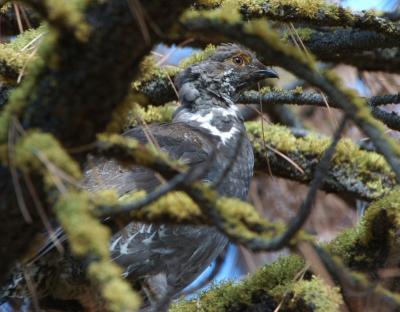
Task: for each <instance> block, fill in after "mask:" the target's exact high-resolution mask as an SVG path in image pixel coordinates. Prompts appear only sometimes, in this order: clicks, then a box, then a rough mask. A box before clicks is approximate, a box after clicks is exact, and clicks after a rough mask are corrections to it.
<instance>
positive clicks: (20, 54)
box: [0, 25, 47, 83]
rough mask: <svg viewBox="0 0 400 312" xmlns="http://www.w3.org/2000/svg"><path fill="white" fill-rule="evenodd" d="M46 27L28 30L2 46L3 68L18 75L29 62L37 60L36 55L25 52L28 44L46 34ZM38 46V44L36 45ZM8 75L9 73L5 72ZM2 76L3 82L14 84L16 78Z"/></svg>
mask: <svg viewBox="0 0 400 312" xmlns="http://www.w3.org/2000/svg"><path fill="white" fill-rule="evenodd" d="M46 29H47V28H46V26H44V25H43V26H41V27H38V28H36V29H32V30H26V31H24V32H23V33H22V34H20V35H18V36H17V37H16V38H15V39H14V40H12V41H11V42H10V43H5V44H0V60H1V63H3V65H2V66H6V67H8V68H9V70H11V71H13V72H14V75H15V74H18V73H19V72H20V71H21V70H22V68H23V67H25V66H26V65H27V64H28V62H31V61H33V60H34V59H35V58H36V55H35V54H32V55H30V54H31V53H32V52H28V51H26V50H25V48H26V47H27V45H28V44H30V43H32V42H33V41H34V40H35V39H37V38H39V37H40V36H42V35H43V34H44V33H45V32H46ZM36 44H37V43H36ZM5 73H7V71H5ZM5 73H3V74H2V80H4V81H10V82H11V83H14V82H15V81H14V79H15V77H8V76H7V74H5Z"/></svg>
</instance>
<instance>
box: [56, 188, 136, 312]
mask: <svg viewBox="0 0 400 312" xmlns="http://www.w3.org/2000/svg"><path fill="white" fill-rule="evenodd" d="M92 210H93V203H92V202H91V201H90V195H89V194H88V193H86V192H74V191H70V192H67V193H64V194H61V196H60V197H59V199H58V201H57V203H56V205H55V212H56V214H57V217H58V220H59V221H60V223H61V225H62V226H63V229H64V230H65V232H66V233H67V234H68V239H69V242H70V247H71V250H72V252H73V253H74V254H75V255H76V256H80V257H83V256H90V257H91V258H93V259H95V260H92V262H91V263H90V265H89V268H88V275H89V278H90V280H91V281H92V283H93V284H94V285H96V287H97V289H99V291H100V293H101V295H102V297H103V298H104V299H105V302H106V305H107V308H108V310H110V311H115V312H117V311H118V312H119V311H132V310H136V309H137V308H138V307H139V306H140V298H139V296H138V295H137V294H136V293H135V292H134V291H133V290H132V289H131V288H130V286H129V284H128V283H127V282H126V281H124V280H123V279H122V277H121V273H122V270H121V268H120V267H118V266H117V265H116V264H115V263H113V262H112V261H111V257H110V253H109V247H108V246H109V242H110V239H111V232H110V230H109V229H108V228H107V227H106V226H104V225H102V224H101V223H100V221H99V220H98V219H97V218H96V217H94V216H93V214H92Z"/></svg>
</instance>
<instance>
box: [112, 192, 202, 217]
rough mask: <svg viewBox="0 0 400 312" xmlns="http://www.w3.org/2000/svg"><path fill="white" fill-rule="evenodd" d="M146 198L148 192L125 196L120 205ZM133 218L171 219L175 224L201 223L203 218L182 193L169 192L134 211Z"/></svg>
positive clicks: (195, 206) (188, 198)
mask: <svg viewBox="0 0 400 312" xmlns="http://www.w3.org/2000/svg"><path fill="white" fill-rule="evenodd" d="M145 196H146V192H144V191H139V192H134V193H128V194H125V195H123V196H122V197H121V198H120V199H119V202H120V203H130V202H135V201H136V200H140V199H142V198H144V197H145ZM131 214H132V216H133V215H134V216H135V218H139V219H143V220H162V219H163V218H169V219H171V220H174V221H175V222H192V223H193V222H194V223H199V222H198V221H199V220H200V219H204V218H203V217H202V213H201V210H200V209H199V207H198V206H197V205H196V204H195V203H194V202H193V201H192V200H191V199H190V197H188V196H187V195H186V194H185V193H182V192H169V193H167V194H166V195H164V196H162V197H161V198H159V199H158V200H156V201H154V202H153V203H151V204H150V205H147V206H146V207H145V208H144V209H142V210H140V211H132V213H131Z"/></svg>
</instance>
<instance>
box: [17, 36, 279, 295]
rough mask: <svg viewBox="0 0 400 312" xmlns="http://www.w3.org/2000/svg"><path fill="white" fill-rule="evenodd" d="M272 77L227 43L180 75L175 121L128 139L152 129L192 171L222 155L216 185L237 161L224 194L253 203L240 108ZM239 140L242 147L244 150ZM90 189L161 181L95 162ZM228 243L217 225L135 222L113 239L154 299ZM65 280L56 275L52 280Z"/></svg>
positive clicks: (145, 172) (173, 291) (214, 166)
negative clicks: (247, 93) (248, 93)
mask: <svg viewBox="0 0 400 312" xmlns="http://www.w3.org/2000/svg"><path fill="white" fill-rule="evenodd" d="M268 77H277V75H276V73H275V72H274V71H272V69H270V68H267V67H266V66H264V65H263V64H261V63H260V62H259V61H258V60H257V58H256V57H255V55H254V54H253V53H252V52H250V51H248V50H247V49H245V48H243V47H241V46H238V45H234V44H229V45H222V46H220V47H219V48H218V49H217V50H216V51H215V52H214V53H213V54H212V55H211V56H210V57H209V58H208V59H206V60H204V61H202V62H200V63H198V64H194V65H192V66H189V67H188V68H186V69H185V70H184V71H182V72H181V73H180V74H179V75H178V76H177V78H176V80H175V84H176V87H177V89H178V90H179V100H180V102H181V106H180V108H179V109H177V111H176V112H175V114H174V117H173V121H172V122H171V123H167V124H160V125H149V126H148V127H146V129H145V130H144V129H143V128H141V127H138V128H134V129H131V130H129V131H127V132H126V133H124V134H123V135H124V136H128V137H134V138H136V139H138V140H139V141H140V142H142V143H148V141H147V140H148V139H147V138H148V133H145V131H146V132H149V133H150V135H151V137H152V138H154V139H155V140H156V141H157V145H158V146H159V147H160V149H161V150H162V151H164V152H166V153H168V154H169V156H170V158H172V159H176V160H180V161H183V162H184V163H186V164H187V165H188V166H190V167H195V166H201V165H203V164H204V163H205V162H207V161H208V160H209V159H210V157H211V155H212V154H213V151H214V150H215V154H214V155H215V158H214V159H213V161H212V163H211V166H210V168H209V170H208V171H207V173H206V174H205V176H204V178H203V181H204V182H207V183H213V182H216V181H217V179H219V178H220V177H221V174H222V173H223V172H224V170H225V168H226V166H228V165H229V163H230V161H231V159H232V158H234V162H233V164H232V166H231V167H230V170H229V171H228V172H227V174H226V176H225V177H224V178H223V179H222V180H221V181H220V183H219V184H218V185H217V186H216V188H217V190H218V192H219V193H220V194H221V195H223V196H229V197H236V198H240V199H242V200H246V198H247V193H248V189H249V183H250V179H251V176H252V174H253V163H254V158H253V152H252V148H251V145H250V142H249V140H248V138H247V136H246V131H245V128H244V125H243V120H242V118H241V116H240V114H239V112H238V110H237V108H236V107H235V104H234V103H235V101H236V99H237V98H238V96H239V94H240V92H241V91H243V90H244V89H246V88H248V87H249V86H251V85H252V84H254V83H255V82H257V81H259V80H260V79H263V78H268ZM239 138H240V148H239V149H238V150H237V151H236V150H235V147H236V146H237V144H238V142H239ZM235 152H237V154H236V155H235ZM83 184H84V186H85V187H86V188H87V189H88V190H89V191H91V192H96V191H99V190H102V189H107V188H113V189H116V190H117V191H118V193H119V194H120V195H121V196H122V195H124V194H126V193H130V192H133V191H136V190H140V189H143V190H146V191H152V190H154V188H156V187H157V185H159V184H160V181H159V179H158V178H157V177H156V175H155V174H154V173H153V172H152V171H151V170H149V169H146V168H142V167H136V166H133V167H132V168H129V169H126V168H123V167H122V166H120V165H119V164H118V163H117V162H116V161H113V160H106V159H101V158H100V159H99V158H97V159H96V158H92V159H90V161H89V162H88V166H87V170H86V172H85V179H84V181H83ZM227 242H228V240H227V238H226V237H225V236H224V235H222V234H221V233H220V232H219V231H218V230H217V229H216V228H214V227H210V226H181V225H176V226H172V225H153V224H148V225H145V224H138V223H131V224H129V225H128V226H127V227H126V228H125V229H124V230H123V231H121V232H118V233H116V234H115V235H114V236H113V237H112V241H111V242H110V250H111V254H112V257H113V259H114V261H116V262H117V263H119V264H120V265H121V266H122V267H123V268H124V277H125V278H127V279H128V280H130V281H131V282H132V284H135V285H137V284H138V283H140V287H141V288H142V290H143V291H144V293H145V294H146V296H147V299H149V301H150V302H152V301H155V300H159V299H161V298H162V296H164V295H166V294H168V295H169V296H171V297H173V296H175V295H177V294H178V293H179V291H181V290H182V289H183V288H184V287H185V286H187V285H188V284H189V283H190V282H192V281H193V280H194V279H195V278H196V277H197V276H198V275H199V274H200V273H201V272H202V271H203V270H204V269H205V268H206V267H207V266H208V265H209V264H210V263H211V262H212V261H213V260H214V259H215V258H216V257H217V256H218V254H219V253H220V252H221V251H222V250H223V249H224V247H225V246H226V244H227ZM45 250H46V252H47V250H48V249H45ZM46 258H47V255H46V256H43V257H42V258H41V259H40V261H39V262H40V263H42V262H43V261H44V260H45V259H46ZM63 263H65V261H64V262H63ZM58 265H60V264H58ZM53 271H54V270H53ZM57 278H59V279H60V278H63V277H61V276H58V277H57ZM57 278H54V276H53V278H52V280H53V279H54V280H57ZM14 284H15V283H14ZM73 287H74V286H73ZM65 291H66V292H67V290H65ZM9 293H10V292H9ZM39 293H40V291H39ZM43 293H44V294H46V295H47V294H49V293H50V294H51V291H49V290H47V291H43ZM74 293H75V292H74ZM53 295H54V294H53ZM71 297H73V295H72V296H71Z"/></svg>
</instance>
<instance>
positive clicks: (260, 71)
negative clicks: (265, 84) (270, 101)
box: [175, 44, 278, 101]
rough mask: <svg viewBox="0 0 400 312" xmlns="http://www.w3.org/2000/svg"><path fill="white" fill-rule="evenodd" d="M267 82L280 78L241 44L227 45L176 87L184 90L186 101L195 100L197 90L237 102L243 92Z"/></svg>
mask: <svg viewBox="0 0 400 312" xmlns="http://www.w3.org/2000/svg"><path fill="white" fill-rule="evenodd" d="M265 78H278V74H277V73H276V72H275V71H274V70H273V69H272V68H271V67H268V66H265V65H264V64H262V63H261V62H260V61H259V60H258V59H257V57H256V56H255V54H254V53H253V52H252V51H250V50H248V49H246V48H244V47H242V46H240V45H237V44H223V45H220V46H219V47H218V48H217V49H216V50H215V51H214V52H213V54H211V55H210V56H209V57H208V58H207V59H205V60H203V61H202V62H200V63H197V64H193V65H191V66H189V67H188V68H186V69H185V70H184V71H182V72H181V73H180V74H179V75H178V76H177V78H176V80H175V83H176V85H177V87H178V88H179V89H181V87H183V90H182V91H183V92H180V95H181V98H182V97H183V100H184V101H185V100H193V99H194V98H195V94H194V93H196V91H194V89H196V90H197V91H200V92H203V91H204V90H205V91H206V92H208V93H209V94H213V95H214V96H216V97H220V98H221V99H224V100H225V101H235V100H236V98H237V97H238V96H239V95H240V93H241V92H242V91H244V90H246V89H248V88H250V87H251V86H253V85H254V84H255V83H257V82H259V81H260V80H263V79H265ZM190 89H191V90H190ZM196 94H197V93H196ZM185 97H187V99H185Z"/></svg>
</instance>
